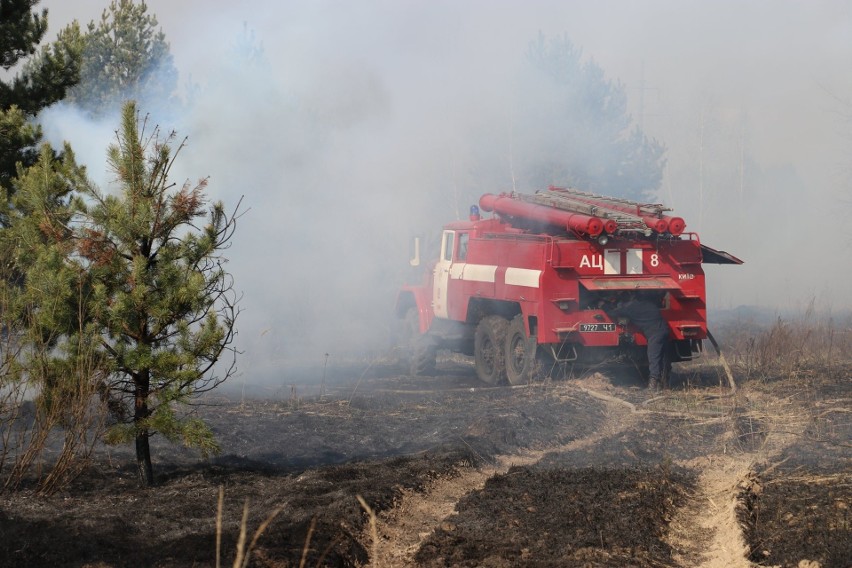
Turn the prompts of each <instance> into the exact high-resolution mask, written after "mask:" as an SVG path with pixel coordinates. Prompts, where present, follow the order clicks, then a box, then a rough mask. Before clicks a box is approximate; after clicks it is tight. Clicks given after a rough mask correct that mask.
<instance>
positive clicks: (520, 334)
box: [505, 314, 539, 385]
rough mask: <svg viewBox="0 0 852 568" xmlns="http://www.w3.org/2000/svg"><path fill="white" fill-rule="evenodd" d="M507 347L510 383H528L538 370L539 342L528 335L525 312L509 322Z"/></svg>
mask: <svg viewBox="0 0 852 568" xmlns="http://www.w3.org/2000/svg"><path fill="white" fill-rule="evenodd" d="M505 349H506V352H505V357H506V378H507V379H508V380H509V384H510V385H524V384H528V383H529V382H530V381H532V380H533V379H534V378H535V376H536V373H537V372H538V367H539V361H538V358H537V357H536V351H538V344H537V342H536V340H535V337H528V336H527V330H526V329H524V316H523V314H518V315H517V316H515V317H514V318H513V319H512V321H511V323H509V329H508V332H507V334H506V343H505Z"/></svg>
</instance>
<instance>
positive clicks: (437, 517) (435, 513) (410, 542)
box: [362, 381, 639, 568]
mask: <svg viewBox="0 0 852 568" xmlns="http://www.w3.org/2000/svg"><path fill="white" fill-rule="evenodd" d="M578 391H579V392H584V393H586V394H589V395H590V396H592V397H594V398H596V399H599V400H602V401H603V402H604V403H605V414H604V421H603V422H601V425H600V427H599V428H598V429H597V430H596V431H595V432H594V433H592V434H590V435H588V436H585V437H581V438H577V439H574V440H572V441H571V442H569V443H567V444H561V445H555V446H550V447H547V448H543V449H537V450H524V451H520V452H518V453H517V454H510V455H502V456H496V457H495V459H494V464H493V465H490V466H485V467H478V468H469V469H466V470H460V471H459V472H458V473H457V474H455V475H453V476H452V477H447V478H443V479H437V480H434V481H433V482H432V483H431V484H430V485H429V486H428V487H427V488H426V490H425V491H410V490H408V491H404V492H403V494H402V497H401V498H400V499H399V500H398V501H397V503H396V504H395V505H394V507H393V508H391V509H388V510H386V511H383V512H382V513H381V514H380V515H379V516H378V517H377V518H376V529H377V531H376V532H377V534H378V541H379V542H378V544H377V545H375V546H374V543H372V535H371V534H370V531H369V529H367V530H366V531H365V532H364V536H363V540H362V542H364V543H365V545H364V546H365V548H366V549H367V550H372V551H374V553H375V555H376V558H371V559H370V563H369V564H368V565H367V566H368V567H372V568H403V567H411V566H416V563H415V562H414V555H415V554H416V553H417V551H418V549H419V548H420V546H421V544H422V543H423V542H424V541H425V540H426V538H427V537H428V536H429V535H430V534H431V533H432V531H433V530H434V529H435V528H436V527H438V526H440V525H441V523H443V522H447V521H446V519H448V518H449V517H451V516H452V515H454V514H455V512H456V504H457V503H458V502H459V500H460V499H462V498H463V497H464V496H465V495H467V494H469V493H471V492H473V491H477V490H479V489H482V488H483V487H485V482H486V481H487V480H488V479H490V478H491V477H494V476H495V475H501V474H504V473H506V472H507V471H508V470H509V468H511V467H513V466H525V465H532V464H534V463H536V462H538V461H539V460H540V459H541V458H542V457H543V456H544V455H545V454H548V453H550V452H554V451H556V452H563V451H564V452H568V451H573V450H580V449H583V448H586V447H588V446H593V445H595V444H597V443H598V442H600V441H601V440H603V439H605V438H608V437H610V436H614V435H617V434H618V433H620V432H622V431H623V430H627V429H629V428H630V427H631V426H633V424H634V423H635V422H636V417H637V416H638V415H639V412H637V410H636V408H635V406H634V405H633V404H631V403H629V402H627V401H623V400H621V399H618V398H616V397H612V396H609V395H606V394H603V393H599V392H597V391H594V390H592V389H589V388H586V387H583V386H578V385H577V381H570V382H565V383H562V384H559V385H557V386H556V387H554V391H553V394H554V396H571V395H576V394H577V392H578Z"/></svg>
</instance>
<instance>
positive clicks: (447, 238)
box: [443, 231, 456, 262]
mask: <svg viewBox="0 0 852 568" xmlns="http://www.w3.org/2000/svg"><path fill="white" fill-rule="evenodd" d="M455 236H456V234H455V233H453V232H452V231H446V232H445V233H444V247H443V249H444V250H443V253H444V254H443V258H444V260H446V261H448V262H449V261H451V260H452V259H453V242H454V237H455Z"/></svg>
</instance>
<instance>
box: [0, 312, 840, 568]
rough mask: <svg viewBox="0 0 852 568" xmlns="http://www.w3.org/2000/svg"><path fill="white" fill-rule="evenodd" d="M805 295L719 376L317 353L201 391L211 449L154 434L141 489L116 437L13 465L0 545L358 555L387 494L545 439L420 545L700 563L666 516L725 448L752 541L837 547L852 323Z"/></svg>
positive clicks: (165, 554)
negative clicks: (412, 366) (318, 359)
mask: <svg viewBox="0 0 852 568" xmlns="http://www.w3.org/2000/svg"><path fill="white" fill-rule="evenodd" d="M807 317H808V318H810V319H806V320H802V321H796V322H786V321H783V320H777V321H775V322H771V323H770V324H768V325H764V326H762V327H761V326H757V325H755V327H754V328H751V327H748V326H746V325H744V324H743V323H742V322H739V323H738V324H737V325H735V326H733V328H732V330H731V331H730V332H726V331H724V330H722V333H719V336H720V338H723V349H724V350H725V353H726V354H727V355H728V358H729V361H730V362H731V366H732V368H733V369H734V372H735V374H736V377H737V381H738V383H739V385H740V387H741V388H740V389H739V390H738V391H737V393H736V394H732V393H730V391H729V390H728V389H727V385H726V381H725V378H724V376H723V375H722V373H721V370H720V368H719V367H718V365H716V364H714V363H713V360H712V357H708V358H707V359H705V361H703V362H698V363H694V364H689V365H681V366H680V368H678V369H676V375H675V380H674V381H673V384H672V389H671V390H670V391H667V392H666V393H664V394H663V395H662V396H658V397H655V396H649V395H648V393H646V392H645V391H644V390H643V389H642V388H641V384H640V383H639V382H638V381H637V380H636V379H635V378H633V377H630V376H627V377H626V378H625V377H617V376H607V375H606V374H586V375H578V376H576V377H574V378H573V379H572V378H569V380H567V381H562V380H556V381H552V380H547V381H544V382H542V383H538V384H535V385H531V386H529V387H528V388H523V389H500V388H482V385H480V384H478V383H477V382H476V381H475V379H474V375H473V372H472V369H471V368H470V365H469V364H465V363H463V362H459V361H457V360H444V361H442V363H441V364H440V365H439V373H438V374H437V375H436V376H435V377H432V378H428V379H415V378H412V377H408V376H406V375H404V374H401V372H400V371H401V370H400V368H398V367H395V366H394V365H393V363H392V362H380V363H376V362H369V364H368V365H367V364H366V363H365V364H364V365H359V364H353V365H351V366H350V367H348V368H347V367H345V366H343V367H340V368H337V369H334V370H329V372H328V375H326V371H327V369H326V368H325V366H324V365H322V363H320V365H318V368H321V369H322V370H321V373H322V379H321V380H322V383H321V385H322V389H321V390H320V391H319V392H310V393H309V390H308V389H307V388H304V387H302V386H299V385H296V384H290V383H289V382H287V381H282V382H281V384H280V385H277V386H274V387H270V388H271V389H272V390H271V391H269V392H265V393H264V392H260V391H255V392H253V393H250V394H248V395H247V394H246V391H245V390H244V391H243V392H242V393H237V396H236V397H231V398H225V397H221V398H215V399H214V398H209V399H206V400H205V401H204V405H203V406H201V407H199V409H198V411H199V414H200V415H202V416H203V417H204V418H205V419H206V420H207V421H208V422H209V423H210V424H211V426H212V427H213V429H214V431H215V432H216V434H217V437H218V438H219V439H220V440H221V442H222V445H223V448H224V452H225V453H224V454H223V455H222V456H220V457H218V458H214V459H211V460H208V461H198V459H197V458H196V457H195V456H193V455H192V454H189V453H186V452H184V451H183V450H181V449H180V448H175V447H174V446H169V445H165V444H155V446H154V452H155V453H154V455H155V459H156V460H157V463H155V466H156V467H157V468H158V469H157V471H158V472H159V477H158V481H159V486H158V487H156V488H154V489H148V490H143V489H139V488H138V487H137V485H136V479H135V472H134V469H133V467H132V452H131V451H130V449H129V448H108V447H102V446H99V447H96V448H95V449H94V452H93V455H92V461H91V465H90V466H89V468H88V469H87V470H85V471H84V472H83V473H82V475H80V476H79V477H77V479H76V480H75V481H74V482H72V483H71V484H69V485H67V486H66V487H65V488H64V489H62V490H60V491H59V492H57V493H56V494H54V495H50V496H40V495H38V485H37V483H36V482H37V479H36V480H34V481H33V484H31V485H27V483H26V482H25V483H22V484H21V486H20V488H19V490H18V491H16V492H14V493H9V494H6V495H4V497H3V500H2V502H1V503H0V532H2V534H3V536H4V538H3V539H0V564H2V565H4V566H93V567H106V566H193V565H204V566H214V565H216V561H217V560H219V561H220V564H221V565H231V564H232V561H233V559H235V558H243V559H247V560H248V562H247V564H248V565H249V566H364V565H367V564H368V563H369V562H370V561H371V559H372V556H373V553H372V546H373V545H374V544H375V543H374V542H371V539H372V538H375V537H374V536H370V534H371V532H370V523H371V522H373V521H375V519H376V517H380V516H381V515H382V514H383V513H384V512H386V511H389V510H390V509H393V508H395V507H397V506H398V504H399V503H400V499H401V496H402V495H404V494H408V493H410V492H415V493H419V494H423V495H426V496H428V494H429V490H430V487H431V486H432V485H433V483H435V482H436V481H438V480H453V479H455V478H456V477H458V476H462V475H465V473H466V472H468V471H472V470H474V469H477V468H480V467H483V466H485V465H490V464H492V463H494V461H495V459H496V458H497V456H506V455H513V454H518V455H520V454H521V453H523V452H528V451H536V450H538V451H547V453H546V454H544V455H543V457H541V459H538V460H537V461H536V463H534V464H532V465H523V466H515V467H512V468H510V469H508V471H505V472H504V473H501V474H499V475H496V476H493V477H492V478H490V479H489V480H488V481H487V482H486V483H485V486H484V487H482V488H481V489H479V490H475V491H473V492H471V493H469V494H468V495H467V496H466V497H464V498H462V499H461V500H460V501H459V502H458V504H457V507H456V514H454V515H451V516H450V517H447V518H445V519H443V520H441V521H440V522H438V523H437V525H436V526H435V527H434V529H433V530H432V531H431V533H429V534H427V535H423V540H422V543H421V545H420V546H419V549H418V550H417V552H416V554H415V561H416V563H417V564H418V565H423V566H516V565H525V566H675V565H684V563H683V560H680V561H678V560H677V558H678V557H680V558H681V559H682V558H688V559H689V561H688V563H689V564H690V565H693V564H698V562H699V560H700V555H697V554H695V553H694V551H691V552H689V553H687V552H683V551H676V550H673V549H672V545H671V544H669V543H670V540H669V539H667V538H666V533H667V531H668V530H669V528H670V523H671V519H672V517H673V516H674V515H675V514H676V512H677V511H678V509H679V508H682V507H683V506H684V503H686V502H689V501H690V500H691V499H692V500H693V501H694V496H695V493H696V491H697V489H696V482H697V481H696V480H697V478H698V472H699V471H700V470H701V468H702V467H704V465H706V464H707V463H712V462H713V460H714V459H716V458H715V457H716V456H743V457H745V458H748V459H752V457H753V458H754V460H755V464H756V465H755V467H754V468H753V470H752V474H751V475H750V476H748V478H746V479H743V480H741V481H742V483H741V485H740V489H739V502H740V507H739V521H740V523H741V524H742V526H743V527H744V529H743V534H744V536H745V538H746V541H747V544H748V549H749V552H748V555H749V558H750V560H751V561H752V562H756V563H759V564H766V565H779V566H797V565H798V563H799V561H801V560H814V561H818V562H820V565H821V566H822V568H828V567H830V566H841V567H845V566H847V565H848V558H850V557H852V551H850V548H849V547H850V542H852V533H850V525H849V523H850V516H849V505H850V497H849V495H850V470H849V465H848V463H849V452H850V448H849V440H850V439H851V438H852V427H850V420H849V418H850V413H849V408H850V382H849V378H850V374H852V373H850V371H852V365H850V361H852V348H850V343H852V341H850V334H849V328H848V324H840V323H838V321H837V320H833V321H831V322H828V323H827V322H826V321H824V320H818V319H817V318H816V317H815V316H812V315H809V316H807ZM844 325H847V327H844ZM746 329H748V330H750V331H749V333H745V332H744V331H743V330H746ZM365 368H366V371H365ZM575 379H576V380H575ZM592 391H594V392H595V393H596V396H591V394H590V392H592ZM258 394H260V395H262V396H257V395H258ZM584 440H585V442H584V443H577V444H572V442H573V441H584ZM560 448H561V449H560ZM548 450H549V451H548ZM220 488H221V490H222V491H223V500H222V505H221V525H220V527H218V528H217V523H216V519H217V516H218V515H219V509H218V502H219V494H220V493H219V492H220ZM246 505H247V509H246ZM244 510H247V511H248V513H247V515H246V516H245V517H244V516H243V511H244ZM273 512H276V513H277V514H276V515H275V516H274V518H271V517H272V513H273ZM267 522H268V524H267V525H265V526H264V523H267ZM261 528H263V530H262V532H261V533H257V534H258V538H257V540H256V542H254V544H252V543H251V540H252V536H253V535H255V534H256V531H259V530H260V529H261ZM241 531H243V532H244V533H245V534H246V540H245V541H244V542H243V544H242V549H240V533H241ZM217 540H218V541H220V544H219V545H218V547H217ZM700 541H701V536H700V535H698V536H696V540H695V542H697V543H698V545H700V544H701V543H700ZM678 555H680V556H678ZM692 561H694V562H692ZM678 562H680V564H678ZM374 565H381V564H374Z"/></svg>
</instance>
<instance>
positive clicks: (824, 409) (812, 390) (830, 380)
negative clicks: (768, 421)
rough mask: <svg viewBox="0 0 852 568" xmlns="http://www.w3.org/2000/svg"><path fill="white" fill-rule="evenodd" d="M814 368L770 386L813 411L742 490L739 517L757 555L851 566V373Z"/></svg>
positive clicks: (765, 559)
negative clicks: (795, 437)
mask: <svg viewBox="0 0 852 568" xmlns="http://www.w3.org/2000/svg"><path fill="white" fill-rule="evenodd" d="M848 371H849V370H848V369H845V370H843V369H835V372H834V373H833V376H832V373H825V374H808V375H807V376H806V377H805V379H804V380H803V381H799V383H798V384H797V385H796V388H789V385H783V384H781V385H771V386H772V387H775V389H774V390H776V392H778V393H779V394H782V395H783V396H785V397H788V398H798V399H800V400H802V401H803V403H804V404H805V405H807V406H808V407H809V408H810V409H811V410H812V412H811V413H810V415H809V417H808V421H807V426H806V428H805V431H804V433H803V436H801V438H800V439H799V440H797V441H796V442H795V443H793V444H791V445H790V446H788V447H787V448H785V449H784V451H783V452H782V453H781V455H780V456H779V457H778V458H777V460H776V461H775V464H773V465H771V466H769V467H767V468H765V470H764V471H760V472H757V474H756V475H755V477H754V479H753V480H751V482H750V483H748V484H746V485H745V486H744V488H743V492H742V503H743V506H742V508H741V511H740V517H741V520H742V522H743V523H744V525H745V526H746V531H745V534H746V537H747V539H748V542H749V544H750V548H751V560H753V561H754V562H758V563H760V564H766V565H772V566H783V567H787V566H792V567H797V566H799V563H800V562H801V561H803V560H808V561H811V562H818V563H819V565H820V566H822V568H828V567H838V568H849V567H850V566H852V509H850V508H852V419H850V401H852V398H850V392H851V391H852V385H850V380H849V379H850V373H849V372H848Z"/></svg>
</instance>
